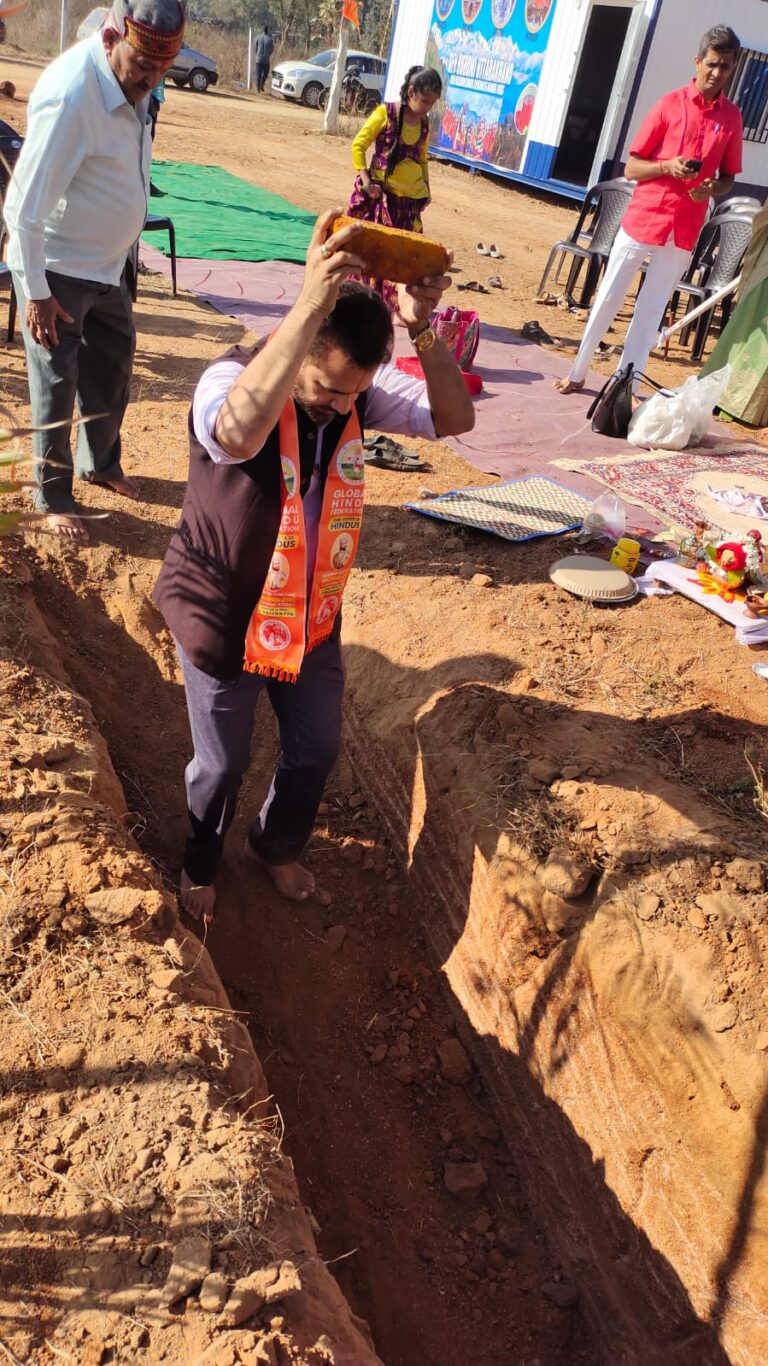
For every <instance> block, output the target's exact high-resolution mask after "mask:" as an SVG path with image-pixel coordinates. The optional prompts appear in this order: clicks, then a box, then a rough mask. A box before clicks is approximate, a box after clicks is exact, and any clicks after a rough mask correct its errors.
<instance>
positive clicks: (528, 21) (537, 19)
mask: <svg viewBox="0 0 768 1366" xmlns="http://www.w3.org/2000/svg"><path fill="white" fill-rule="evenodd" d="M554 2H555V0H525V26H526V28H527V29H528V32H529V33H538V32H539V29H542V28H543V27H544V25H545V24H546V22H547V20H548V18H549V15H550V12H551V9H552V6H553V4H554Z"/></svg>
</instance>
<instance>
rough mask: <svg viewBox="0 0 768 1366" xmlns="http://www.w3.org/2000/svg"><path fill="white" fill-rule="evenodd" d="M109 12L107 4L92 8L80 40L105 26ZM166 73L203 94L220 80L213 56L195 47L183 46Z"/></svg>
mask: <svg viewBox="0 0 768 1366" xmlns="http://www.w3.org/2000/svg"><path fill="white" fill-rule="evenodd" d="M108 14H109V10H108V9H107V7H106V6H105V5H98V6H97V7H96V9H92V10H91V12H90V14H87V15H86V16H85V18H84V20H83V22H82V24H81V25H80V27H79V28H78V30H77V38H78V41H79V40H80V39H81V38H90V36H91V34H92V33H96V32H97V30H98V29H100V28H103V26H104V20H105V19H106V17H107V15H108ZM166 75H167V77H168V80H170V81H173V83H174V85H179V86H181V85H188V86H189V87H190V88H191V89H192V90H196V91H197V93H198V94H199V95H202V94H204V93H205V91H206V90H207V89H208V86H209V85H215V84H216V82H217V81H218V79H219V69H218V67H217V65H216V63H215V61H214V60H213V57H206V56H205V54H204V53H203V52H195V49H194V48H193V47H182V48H181V49H180V51H179V52H178V53H177V54H176V57H175V59H174V63H173V66H171V67H169V68H168V71H167V73H166Z"/></svg>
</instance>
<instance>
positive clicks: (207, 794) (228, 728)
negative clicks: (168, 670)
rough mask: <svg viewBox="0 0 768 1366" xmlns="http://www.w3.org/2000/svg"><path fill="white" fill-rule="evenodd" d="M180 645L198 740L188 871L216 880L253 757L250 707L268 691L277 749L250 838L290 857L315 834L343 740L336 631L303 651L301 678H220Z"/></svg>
mask: <svg viewBox="0 0 768 1366" xmlns="http://www.w3.org/2000/svg"><path fill="white" fill-rule="evenodd" d="M176 648H177V650H178V654H179V659H180V661H181V668H182V672H183V675H184V687H185V690H186V694H187V710H188V712H189V725H190V730H191V732H192V743H193V745H194V755H193V757H192V759H191V760H190V762H189V764H188V765H187V769H186V773H185V779H186V788H187V807H188V810H189V820H190V826H191V832H190V835H189V837H188V839H187V843H186V848H185V850H184V858H183V867H184V871H185V873H186V874H187V876H188V877H189V878H190V880H191V881H192V882H193V883H195V884H196V885H198V886H208V885H210V883H212V882H213V880H214V877H215V873H216V866H217V864H218V861H219V858H220V856H221V850H222V847H223V844H224V836H225V835H226V832H227V830H228V828H229V826H230V824H231V822H232V818H233V816H234V814H235V806H236V803H237V794H238V791H239V789H240V784H241V782H242V778H243V774H244V773H245V771H246V769H247V768H248V764H249V761H250V751H251V737H252V734H253V720H254V713H255V710H256V703H257V702H258V700H259V697H260V696H261V694H262V693H263V692H266V693H267V696H268V697H269V700H270V703H271V705H272V710H273V711H274V713H275V716H276V717H277V721H278V727H279V731H280V758H279V761H278V765H277V769H276V771H275V775H274V778H273V779H272V786H271V788H270V790H269V795H268V796H267V799H266V801H265V803H264V806H263V807H262V809H261V812H260V813H259V815H258V816H257V817H256V819H255V820H254V821H253V823H252V824H251V827H250V830H249V833H248V839H249V841H250V844H251V847H252V848H253V850H254V851H255V853H257V854H258V855H259V857H260V858H262V859H263V860H264V862H265V863H272V864H280V863H292V862H294V860H295V859H297V858H299V857H300V855H301V853H302V850H303V849H304V846H305V844H306V843H307V841H308V839H309V837H310V835H311V834H312V827H313V826H314V823H315V818H316V816H317V808H318V806H319V805H320V801H321V799H322V795H323V789H324V787H325V784H326V781H327V779H328V775H329V774H330V772H331V769H332V768H333V765H334V763H335V761H336V757H337V755H338V752H339V747H340V745H341V706H342V698H343V695H344V666H343V663H342V657H341V644H340V642H339V640H338V638H336V639H333V638H332V639H331V640H327V641H325V642H324V644H322V645H319V646H318V647H317V649H315V650H312V651H311V652H310V653H309V654H308V655H305V657H304V662H303V664H302V667H301V672H300V673H299V677H298V681H297V682H296V683H278V682H276V681H275V680H274V679H270V678H261V677H259V675H258V674H250V673H242V674H240V676H239V677H238V678H235V679H232V680H231V681H226V682H222V681H220V680H219V679H216V678H211V676H210V674H206V673H203V672H202V671H201V670H200V669H197V668H195V666H194V664H192V663H191V662H190V660H189V659H188V658H187V656H186V655H185V653H184V651H183V650H182V648H181V646H180V645H179V644H178V642H177V643H176Z"/></svg>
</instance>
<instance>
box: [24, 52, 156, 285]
mask: <svg viewBox="0 0 768 1366" xmlns="http://www.w3.org/2000/svg"><path fill="white" fill-rule="evenodd" d="M148 106H149V96H147V97H146V99H143V100H141V101H139V103H138V104H136V105H135V106H134V105H132V104H129V103H128V101H127V100H126V98H125V95H124V94H123V91H122V90H121V88H120V85H119V84H118V81H117V79H116V77H115V75H114V73H113V71H112V68H111V67H110V65H109V62H108V60H107V54H106V52H105V50H104V45H103V42H102V35H101V33H100V32H99V33H95V34H94V35H93V37H92V38H88V39H86V40H85V41H83V42H80V43H76V44H75V45H74V47H71V48H69V49H68V51H66V52H63V53H62V55H61V56H60V57H57V58H56V60H55V61H54V62H52V63H51V65H50V66H49V67H48V68H47V70H46V71H44V72H43V74H42V76H41V77H40V79H39V81H38V82H37V85H36V86H35V88H34V90H33V92H32V95H31V97H30V101H29V120H28V126H27V136H26V139H25V142H24V146H23V148H22V150H21V154H20V156H19V160H18V162H17V163H16V169H15V171H14V174H13V179H12V180H11V184H10V186H9V188H8V194H7V196H6V201H5V207H4V210H3V213H4V217H5V221H6V224H7V227H8V236H9V243H8V264H9V266H10V267H11V269H12V270H13V271H15V272H16V273H17V274H18V276H19V277H20V279H21V284H22V287H23V289H24V293H25V295H26V297H27V298H28V299H47V298H49V297H50V293H51V291H50V288H49V286H48V282H47V280H46V278H45V271H46V270H54V271H58V273H59V274H61V275H71V276H74V277H75V278H76V279H81V280H98V281H99V282H100V283H102V284H108V285H117V284H119V283H120V277H121V275H122V273H123V270H124V268H125V261H126V257H127V255H128V252H129V250H130V248H131V247H132V246H133V244H134V242H135V241H136V239H137V238H138V236H139V234H140V233H141V229H142V227H143V225H144V219H145V217H146V214H147V196H148V194H149V166H150V161H151V157H152V141H151V138H150V126H149V121H148V120H149V115H148Z"/></svg>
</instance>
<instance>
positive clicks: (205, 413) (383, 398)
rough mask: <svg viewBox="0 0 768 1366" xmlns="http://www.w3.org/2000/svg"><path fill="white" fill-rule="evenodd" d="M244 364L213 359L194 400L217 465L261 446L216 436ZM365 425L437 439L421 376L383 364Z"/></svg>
mask: <svg viewBox="0 0 768 1366" xmlns="http://www.w3.org/2000/svg"><path fill="white" fill-rule="evenodd" d="M243 369H244V364H243V362H242V361H239V360H219V361H214V363H213V365H209V366H208V369H207V370H204V371H203V373H202V375H201V377H200V379H199V380H198V384H197V388H196V389H195V394H194V398H193V400H192V426H193V429H194V433H195V436H196V437H197V439H198V441H199V442H200V445H201V446H202V447H203V449H204V450H205V452H206V453H207V454H208V455H209V456H210V457H211V460H213V461H214V462H215V463H216V464H217V465H228V464H233V465H234V464H242V463H243V462H244V461H245V460H252V459H253V457H254V455H258V453H259V451H260V450H261V446H257V447H256V449H255V450H253V451H251V453H250V455H244V456H241V457H238V456H234V455H229V454H228V452H227V451H225V450H224V449H223V447H221V446H220V445H219V443H218V441H217V440H216V435H215V433H216V419H217V418H218V416H219V409H220V408H221V405H222V404H223V402H224V399H225V398H226V397H227V394H228V393H229V391H230V389H231V388H232V386H233V384H234V383H235V380H237V379H239V378H240V375H241V374H242V372H243ZM365 425H366V427H370V428H372V429H373V431H376V432H389V434H390V435H391V436H420V437H423V438H424V439H425V440H426V441H436V440H437V435H436V433H435V423H434V419H433V417H432V409H431V407H430V403H429V395H428V393H427V386H426V383H425V381H424V380H423V379H415V378H414V377H413V376H412V375H406V374H404V373H403V371H402V370H396V369H395V367H394V365H380V366H379V368H378V370H377V371H376V374H375V375H374V377H373V383H372V384H371V387H370V389H369V390H368V392H367V394H366V399H365Z"/></svg>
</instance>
